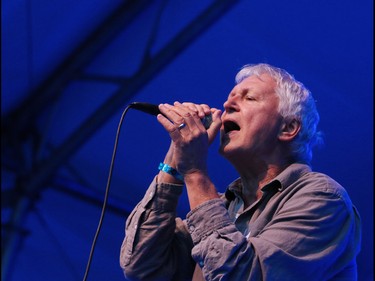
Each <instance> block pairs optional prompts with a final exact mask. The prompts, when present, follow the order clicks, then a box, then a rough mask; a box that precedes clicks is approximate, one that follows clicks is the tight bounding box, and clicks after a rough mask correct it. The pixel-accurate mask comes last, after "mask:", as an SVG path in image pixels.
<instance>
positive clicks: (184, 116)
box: [158, 102, 221, 175]
mask: <svg viewBox="0 0 375 281" xmlns="http://www.w3.org/2000/svg"><path fill="white" fill-rule="evenodd" d="M159 109H160V111H161V112H162V113H163V114H164V115H165V116H166V117H165V116H163V115H161V114H159V115H158V121H159V122H160V123H161V124H162V125H163V127H164V128H165V129H166V131H167V132H168V133H169V135H170V137H171V139H172V143H171V147H170V150H169V152H168V154H167V156H168V155H169V156H172V155H173V157H172V158H173V159H171V160H170V161H171V163H174V164H175V168H176V169H177V170H178V171H179V172H180V173H181V174H183V175H186V174H190V173H194V172H195V171H203V172H206V159H207V153H208V146H209V144H210V143H212V142H213V140H214V139H215V137H216V135H217V133H218V132H219V129H220V126H221V119H220V116H221V110H218V109H215V108H210V107H209V106H208V105H205V104H201V105H197V104H194V103H183V104H181V103H179V102H175V103H174V105H173V106H172V105H169V104H161V105H160V106H159ZM209 114H212V120H213V122H212V124H211V126H210V127H209V128H208V129H207V130H206V129H205V128H204V126H203V124H202V122H201V119H202V118H203V117H204V116H205V115H209ZM180 124H185V126H184V127H180V128H179V125H180ZM168 158H169V157H168Z"/></svg>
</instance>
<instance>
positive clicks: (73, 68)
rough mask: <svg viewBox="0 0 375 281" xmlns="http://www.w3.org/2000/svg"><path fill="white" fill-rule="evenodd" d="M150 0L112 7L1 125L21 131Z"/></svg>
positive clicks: (139, 0) (134, 1)
mask: <svg viewBox="0 0 375 281" xmlns="http://www.w3.org/2000/svg"><path fill="white" fill-rule="evenodd" d="M152 2H153V1H148V0H130V1H125V2H124V4H122V5H121V6H119V7H118V8H116V9H115V11H114V12H113V13H112V14H111V15H110V16H108V18H107V19H106V20H105V21H104V22H103V23H102V24H101V25H100V26H99V27H98V28H97V29H96V30H95V31H94V32H93V33H92V34H90V36H88V38H87V39H86V40H85V41H84V42H83V43H82V44H81V45H80V46H78V47H77V49H76V50H74V52H72V54H71V55H70V56H69V57H68V58H67V59H66V60H65V61H64V62H63V63H62V64H61V65H60V66H59V67H57V68H56V70H55V71H54V72H53V73H52V74H51V75H50V76H49V77H48V78H47V79H46V81H44V83H42V84H41V85H40V86H39V87H38V88H36V89H35V90H34V91H33V92H32V93H31V94H30V95H28V97H27V98H26V99H25V100H24V101H23V102H22V103H21V104H20V105H19V106H18V107H17V108H16V109H15V110H14V111H12V112H10V113H9V114H8V115H7V116H5V117H3V120H2V130H3V125H9V126H10V125H11V126H12V129H13V130H14V129H16V130H17V131H18V132H22V131H23V130H24V129H25V128H26V127H27V126H28V125H29V124H30V121H31V120H34V119H35V118H36V117H37V116H39V115H40V112H42V111H43V110H45V109H46V108H47V107H48V105H49V104H51V102H52V101H54V100H56V99H57V98H58V96H59V95H60V93H61V90H62V89H63V88H64V87H65V86H66V84H67V83H68V82H69V81H70V80H72V79H74V77H75V75H76V74H77V73H78V72H79V71H80V70H81V69H82V68H83V67H84V66H86V65H87V64H88V63H89V62H90V61H92V60H93V58H94V57H95V56H96V55H97V54H98V53H99V52H100V51H101V50H102V49H103V48H104V47H105V46H107V44H108V42H110V41H111V40H112V39H113V38H115V36H116V35H118V33H119V32H121V31H122V30H124V28H126V26H127V25H129V24H130V23H131V22H132V21H133V20H134V19H135V18H136V17H137V16H138V15H139V14H140V13H141V12H142V11H143V10H145V9H146V8H147V7H148V6H149V5H150V4H152Z"/></svg>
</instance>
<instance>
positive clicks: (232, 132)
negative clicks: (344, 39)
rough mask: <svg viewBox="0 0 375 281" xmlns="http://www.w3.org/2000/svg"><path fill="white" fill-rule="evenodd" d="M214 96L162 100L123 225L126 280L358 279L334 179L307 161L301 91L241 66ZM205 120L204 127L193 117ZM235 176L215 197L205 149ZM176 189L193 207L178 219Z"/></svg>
mask: <svg viewBox="0 0 375 281" xmlns="http://www.w3.org/2000/svg"><path fill="white" fill-rule="evenodd" d="M236 82H237V83H236V86H235V87H234V88H233V90H232V91H231V92H230V94H229V96H228V99H227V101H226V102H225V103H224V112H223V114H222V112H221V111H220V110H218V109H215V108H209V107H208V106H207V105H197V104H193V103H183V104H181V103H178V102H175V103H174V105H168V104H161V105H159V108H160V111H161V112H162V113H163V115H161V114H160V115H158V116H157V118H158V121H159V122H160V123H161V125H162V126H163V127H164V128H165V130H166V131H167V132H168V133H169V135H170V137H171V145H170V148H169V151H168V152H167V154H166V156H165V159H164V162H163V163H161V164H160V167H159V169H160V172H159V174H158V175H157V176H156V177H155V179H154V180H153V182H152V183H151V185H150V187H149V188H148V190H147V192H146V195H145V197H144V198H143V199H142V201H141V202H140V203H139V204H138V205H137V206H136V208H135V209H134V210H133V212H132V213H131V215H130V216H129V218H128V219H127V222H126V236H125V239H124V242H123V244H122V247H121V254H120V264H121V267H122V268H123V270H124V273H125V276H126V277H127V278H128V279H129V280H178V281H181V280H231V281H233V280H241V281H242V280H272V281H273V280H356V278H357V269H356V256H357V254H358V252H359V248H360V240H361V239H360V237H361V228H360V227H361V226H360V217H359V215H358V213H357V210H356V209H355V207H354V206H353V205H352V203H351V201H350V198H349V197H348V194H347V193H346V191H345V190H344V188H343V187H342V186H340V185H339V184H338V183H337V182H335V181H334V180H333V179H331V178H330V177H328V176H327V175H324V174H322V173H317V172H313V171H312V170H311V167H310V162H311V158H312V151H311V149H312V147H313V146H314V145H315V144H317V143H318V142H319V141H320V133H319V132H318V131H317V124H318V122H319V115H318V112H317V110H316V107H315V101H314V99H313V97H312V95H311V93H310V92H309V91H308V90H307V89H306V88H305V87H304V85H303V84H301V83H300V82H298V81H296V80H295V79H294V78H293V77H292V76H291V75H290V74H288V73H287V72H286V71H284V70H282V69H279V68H276V67H273V66H270V65H268V64H257V65H246V66H245V67H243V68H242V69H241V70H240V72H239V73H238V74H237V76H236ZM210 114H211V115H212V120H213V121H212V124H211V126H210V127H209V128H208V129H207V130H206V129H205V127H204V126H203V124H202V122H201V119H202V118H204V117H205V116H208V115H210ZM219 131H220V153H221V155H222V156H224V157H225V158H226V159H227V160H228V161H229V162H230V163H231V164H232V165H233V166H234V167H235V169H236V170H237V171H238V173H239V178H238V179H237V180H235V181H234V182H233V183H231V184H230V185H229V187H228V188H227V190H226V192H225V194H219V193H218V192H217V190H216V189H215V186H214V184H213V183H212V181H211V179H210V178H209V176H208V173H207V167H206V158H207V151H208V147H209V144H210V143H211V142H212V141H213V140H214V138H215V136H216V135H217V134H218V132H219ZM184 185H185V187H186V189H187V194H188V198H189V203H190V209H191V211H190V212H189V213H188V214H187V217H186V219H185V220H182V219H180V218H176V206H177V202H178V198H179V195H180V194H181V192H182V188H183V186H184Z"/></svg>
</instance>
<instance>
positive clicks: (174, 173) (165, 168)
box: [159, 162, 184, 181]
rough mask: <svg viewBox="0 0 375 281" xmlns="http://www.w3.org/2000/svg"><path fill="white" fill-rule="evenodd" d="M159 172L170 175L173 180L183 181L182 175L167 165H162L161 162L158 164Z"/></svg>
mask: <svg viewBox="0 0 375 281" xmlns="http://www.w3.org/2000/svg"><path fill="white" fill-rule="evenodd" d="M159 170H160V171H163V172H165V173H167V174H170V175H171V176H173V177H174V178H176V179H178V180H180V181H184V178H183V177H182V175H181V174H180V173H179V172H178V171H177V170H176V169H174V168H172V167H171V166H169V165H168V164H164V163H163V162H160V164H159Z"/></svg>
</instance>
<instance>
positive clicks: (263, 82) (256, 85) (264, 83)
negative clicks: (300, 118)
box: [235, 73, 276, 93]
mask: <svg viewBox="0 0 375 281" xmlns="http://www.w3.org/2000/svg"><path fill="white" fill-rule="evenodd" d="M275 87H276V80H275V79H274V78H272V77H271V76H270V75H269V74H266V73H264V74H261V75H251V76H249V77H246V78H245V79H244V80H242V81H241V82H240V83H239V84H237V85H236V86H235V88H239V89H241V90H245V89H258V90H260V91H262V92H263V91H264V92H266V93H269V92H274V90H275Z"/></svg>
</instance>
